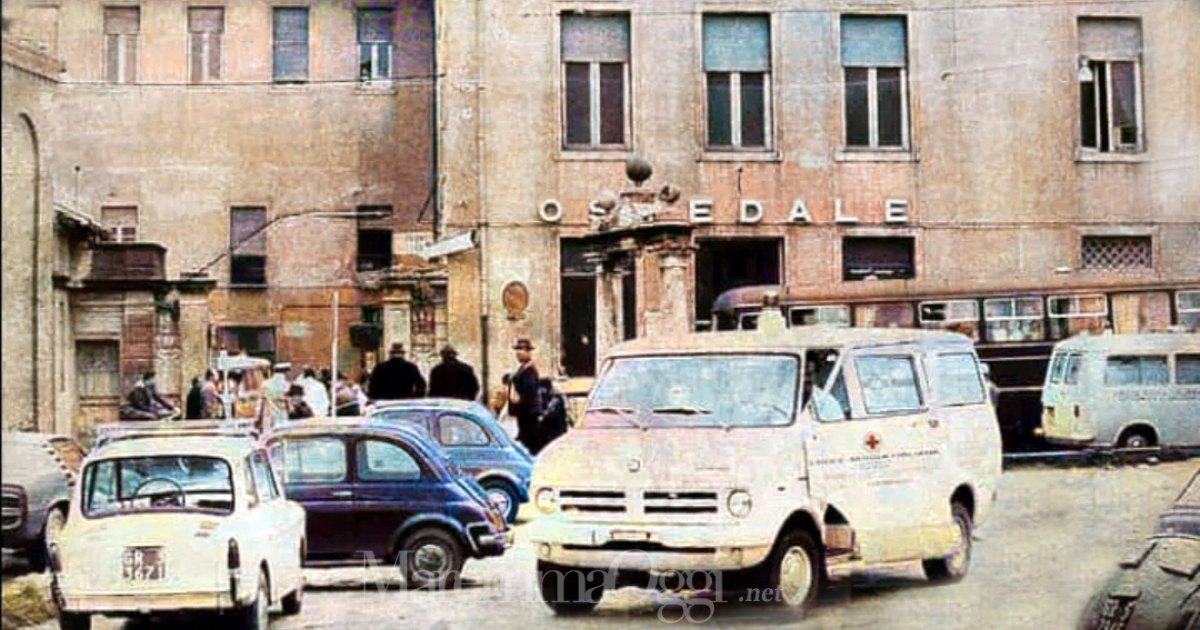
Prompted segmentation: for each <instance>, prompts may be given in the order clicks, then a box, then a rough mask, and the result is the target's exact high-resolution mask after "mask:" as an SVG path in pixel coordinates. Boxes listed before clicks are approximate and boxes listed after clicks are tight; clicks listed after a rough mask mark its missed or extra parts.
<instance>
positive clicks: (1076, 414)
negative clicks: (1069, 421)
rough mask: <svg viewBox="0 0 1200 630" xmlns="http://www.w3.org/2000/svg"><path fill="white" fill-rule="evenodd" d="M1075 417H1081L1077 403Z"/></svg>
mask: <svg viewBox="0 0 1200 630" xmlns="http://www.w3.org/2000/svg"><path fill="white" fill-rule="evenodd" d="M1075 417H1076V418H1078V417H1079V405H1075Z"/></svg>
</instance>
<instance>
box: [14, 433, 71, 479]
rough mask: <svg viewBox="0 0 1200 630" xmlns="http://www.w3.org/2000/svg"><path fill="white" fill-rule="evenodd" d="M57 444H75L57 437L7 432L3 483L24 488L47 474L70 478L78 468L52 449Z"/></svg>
mask: <svg viewBox="0 0 1200 630" xmlns="http://www.w3.org/2000/svg"><path fill="white" fill-rule="evenodd" d="M57 441H73V440H71V438H69V437H67V436H65V435H59V434H56V433H33V432H27V431H5V432H4V433H3V435H2V436H0V464H2V466H0V468H2V471H0V474H2V476H3V479H4V483H9V484H17V485H24V484H27V483H31V482H33V481H34V480H35V479H38V478H39V477H42V476H44V475H47V474H54V475H60V474H61V475H70V474H72V471H73V469H72V468H71V466H73V465H75V464H74V463H71V466H68V463H69V462H64V461H63V460H62V457H61V455H60V453H59V452H56V451H55V450H54V447H53V446H52V445H51V444H52V443H53V442H57Z"/></svg>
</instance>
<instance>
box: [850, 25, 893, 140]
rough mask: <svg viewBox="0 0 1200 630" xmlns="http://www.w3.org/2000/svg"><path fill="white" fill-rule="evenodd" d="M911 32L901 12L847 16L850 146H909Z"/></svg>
mask: <svg viewBox="0 0 1200 630" xmlns="http://www.w3.org/2000/svg"><path fill="white" fill-rule="evenodd" d="M907 30H908V29H907V24H906V22H905V17H904V16H901V15H887V16H866V15H843V16H842V72H843V82H844V88H845V92H844V93H845V125H846V147H847V148H853V149H907V148H908V44H907Z"/></svg>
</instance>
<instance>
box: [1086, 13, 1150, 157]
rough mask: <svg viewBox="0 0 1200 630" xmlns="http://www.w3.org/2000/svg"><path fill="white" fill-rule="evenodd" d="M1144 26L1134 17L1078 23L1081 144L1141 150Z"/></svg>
mask: <svg viewBox="0 0 1200 630" xmlns="http://www.w3.org/2000/svg"><path fill="white" fill-rule="evenodd" d="M1141 53H1142V25H1141V23H1140V22H1139V21H1138V20H1136V19H1130V18H1079V70H1078V72H1079V76H1078V79H1079V115H1080V145H1081V146H1082V147H1083V148H1084V149H1085V150H1091V151H1099V152H1111V151H1126V152H1129V151H1141V150H1142V85H1141V83H1142V70H1141V62H1140V58H1141Z"/></svg>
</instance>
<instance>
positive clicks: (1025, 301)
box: [983, 297, 1046, 342]
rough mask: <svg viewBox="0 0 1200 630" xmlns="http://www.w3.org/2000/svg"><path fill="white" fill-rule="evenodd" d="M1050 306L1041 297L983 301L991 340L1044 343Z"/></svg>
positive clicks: (985, 324)
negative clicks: (1047, 309) (1047, 313)
mask: <svg viewBox="0 0 1200 630" xmlns="http://www.w3.org/2000/svg"><path fill="white" fill-rule="evenodd" d="M1045 317H1046V307H1045V304H1043V303H1042V299H1041V298H1034V297H1029V298H1024V297H1018V298H995V299H990V300H984V301H983V319H984V326H985V327H986V330H987V340H988V341H999V342H1004V341H1041V340H1042V339H1045V338H1046V329H1045Z"/></svg>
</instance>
